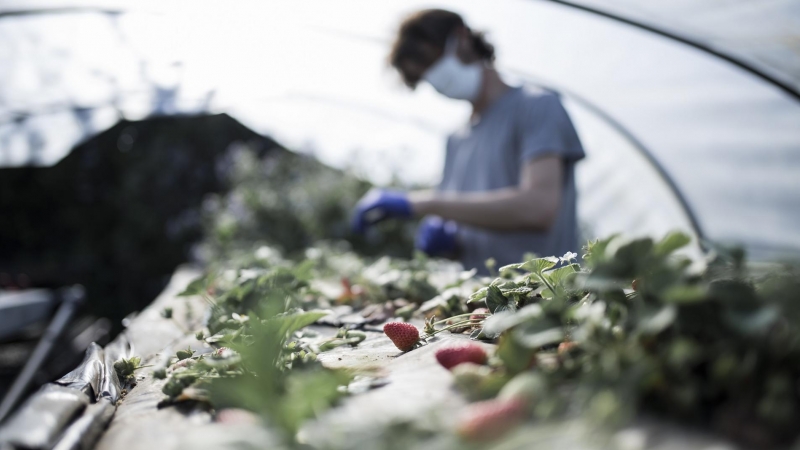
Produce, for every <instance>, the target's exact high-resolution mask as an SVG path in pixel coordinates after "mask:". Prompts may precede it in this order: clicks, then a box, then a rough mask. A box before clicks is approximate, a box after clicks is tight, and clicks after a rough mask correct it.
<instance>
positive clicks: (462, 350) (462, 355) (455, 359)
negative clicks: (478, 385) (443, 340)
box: [436, 342, 487, 370]
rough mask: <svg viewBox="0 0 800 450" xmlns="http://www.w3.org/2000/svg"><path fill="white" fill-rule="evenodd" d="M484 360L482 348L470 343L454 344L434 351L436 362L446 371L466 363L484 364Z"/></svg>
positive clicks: (484, 355) (484, 352)
mask: <svg viewBox="0 0 800 450" xmlns="http://www.w3.org/2000/svg"><path fill="white" fill-rule="evenodd" d="M486 358H487V357H486V351H485V350H484V349H483V347H481V346H480V345H478V344H473V343H472V342H464V343H460V344H455V345H451V346H449V347H444V348H440V349H439V350H437V351H436V360H437V361H439V364H441V365H442V366H444V368H445V369H447V370H450V369H452V368H453V367H455V366H457V365H459V364H461V363H466V362H469V363H473V364H486Z"/></svg>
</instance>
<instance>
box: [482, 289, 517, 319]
mask: <svg viewBox="0 0 800 450" xmlns="http://www.w3.org/2000/svg"><path fill="white" fill-rule="evenodd" d="M486 307H487V308H489V311H491V313H492V314H496V313H499V312H502V311H507V310H509V311H516V309H517V307H516V306H515V305H514V303H513V302H511V301H510V300H509V299H508V298H506V297H505V296H504V295H503V293H502V292H501V291H500V288H499V287H497V286H489V290H488V293H487V294H486Z"/></svg>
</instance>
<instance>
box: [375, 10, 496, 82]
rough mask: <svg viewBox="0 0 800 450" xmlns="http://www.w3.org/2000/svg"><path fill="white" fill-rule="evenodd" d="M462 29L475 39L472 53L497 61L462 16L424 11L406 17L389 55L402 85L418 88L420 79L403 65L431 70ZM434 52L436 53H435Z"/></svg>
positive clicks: (480, 34)
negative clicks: (449, 40) (453, 36)
mask: <svg viewBox="0 0 800 450" xmlns="http://www.w3.org/2000/svg"><path fill="white" fill-rule="evenodd" d="M459 28H466V29H467V30H468V31H469V33H470V37H471V39H472V49H473V51H474V53H475V55H477V56H478V58H480V59H481V60H484V61H489V62H492V61H494V46H493V45H492V44H490V43H489V42H487V41H486V38H485V36H484V33H482V32H479V31H473V30H471V29H470V28H469V27H467V25H466V24H465V23H464V19H463V18H461V16H460V15H458V14H456V13H454V12H452V11H447V10H444V9H425V10H422V11H418V12H416V13H414V14H412V15H411V16H409V17H407V18H406V19H405V20H404V21H403V22H402V23H401V24H400V29H399V31H398V33H397V38H396V39H395V41H394V44H393V45H392V51H391V53H389V63H390V64H391V65H392V67H394V68H395V69H397V70H398V72H400V76H401V77H402V78H403V82H404V83H405V84H406V85H407V86H408V87H411V88H414V87H416V85H417V83H419V80H420V77H419V76H418V75H417V74H411V73H408V72H406V71H404V70H403V64H404V63H405V62H408V61H413V62H415V63H417V64H421V65H424V66H430V65H431V64H433V63H434V61H436V58H438V57H439V56H440V55H441V54H442V53H443V52H444V47H445V44H446V43H447V38H448V37H450V35H452V34H453V32H454V31H456V30H458V29H459ZM432 50H433V51H432Z"/></svg>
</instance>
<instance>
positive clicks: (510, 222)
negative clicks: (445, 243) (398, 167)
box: [410, 188, 560, 231]
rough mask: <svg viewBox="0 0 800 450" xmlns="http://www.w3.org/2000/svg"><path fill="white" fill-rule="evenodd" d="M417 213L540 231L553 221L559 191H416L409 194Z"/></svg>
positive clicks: (477, 223)
mask: <svg viewBox="0 0 800 450" xmlns="http://www.w3.org/2000/svg"><path fill="white" fill-rule="evenodd" d="M410 201H411V206H412V210H413V211H414V213H415V214H417V215H420V216H422V215H427V214H433V215H437V216H440V217H443V218H445V219H450V220H455V221H456V222H460V223H465V224H468V225H473V226H477V227H483V228H493V229H501V230H531V231H543V230H547V229H549V228H550V226H551V225H552V223H553V222H554V221H555V217H556V215H557V213H558V205H559V202H560V192H542V191H536V190H524V191H523V190H519V189H516V188H507V189H498V190H494V191H486V192H474V193H443V192H436V191H418V192H413V193H411V195H410Z"/></svg>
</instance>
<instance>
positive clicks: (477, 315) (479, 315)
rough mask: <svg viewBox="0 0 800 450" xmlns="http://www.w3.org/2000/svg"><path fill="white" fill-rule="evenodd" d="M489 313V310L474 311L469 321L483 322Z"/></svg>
mask: <svg viewBox="0 0 800 450" xmlns="http://www.w3.org/2000/svg"><path fill="white" fill-rule="evenodd" d="M488 313H489V308H477V309H476V310H475V311H472V315H471V316H469V320H483V319H485V318H486V317H487V316H486V314H488Z"/></svg>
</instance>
